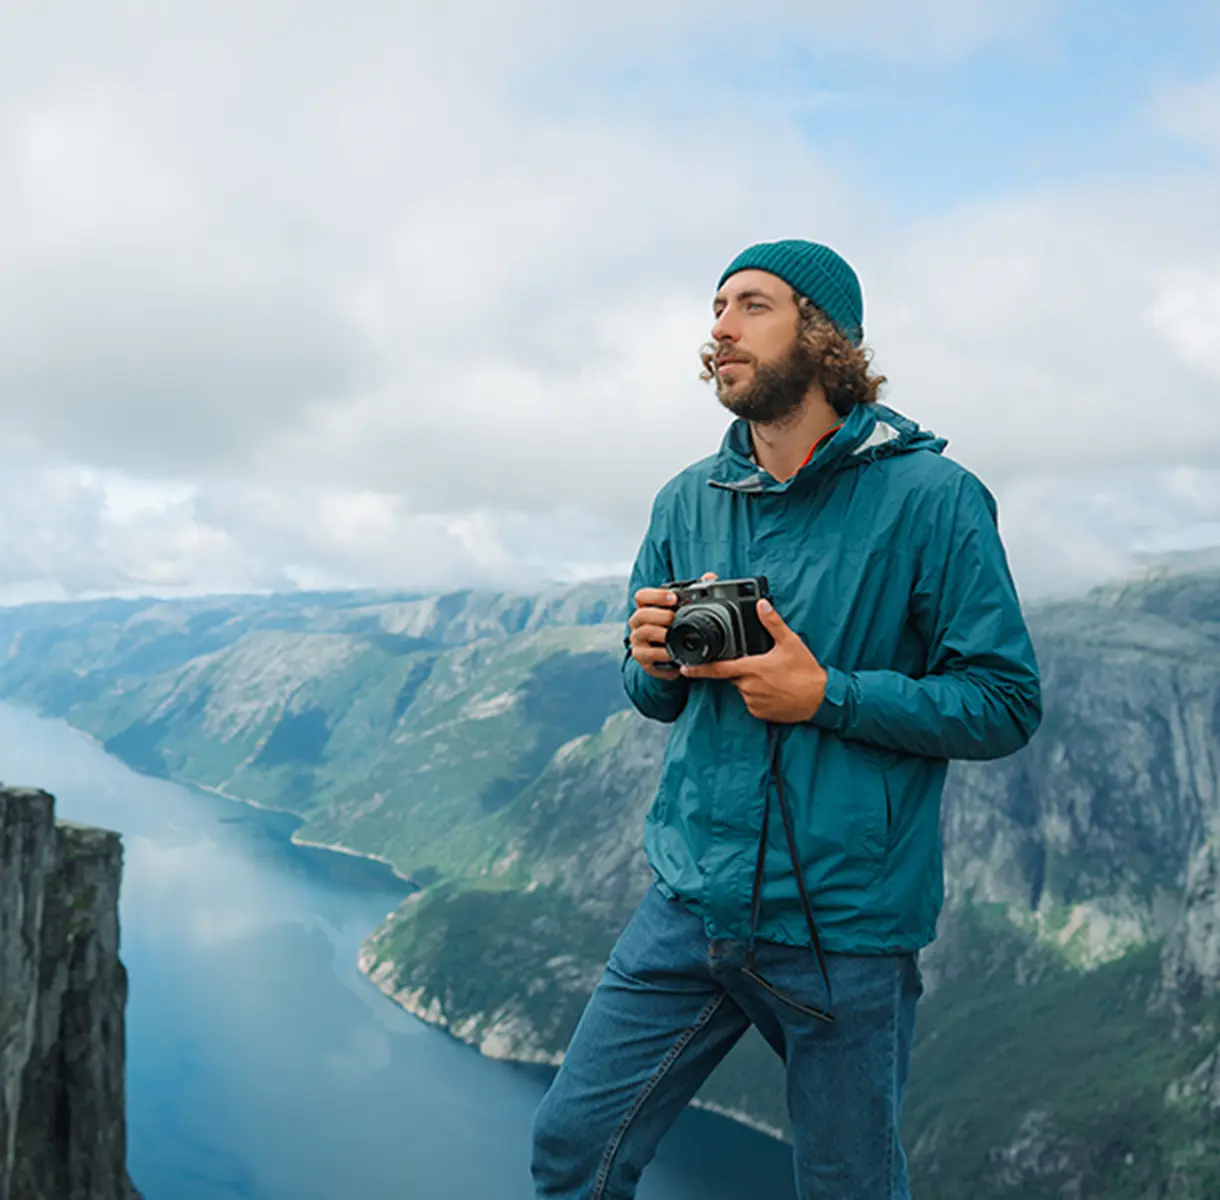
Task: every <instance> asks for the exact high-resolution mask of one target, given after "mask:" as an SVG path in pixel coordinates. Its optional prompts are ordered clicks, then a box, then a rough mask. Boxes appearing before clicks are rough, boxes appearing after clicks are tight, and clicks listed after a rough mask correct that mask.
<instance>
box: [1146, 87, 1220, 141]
mask: <svg viewBox="0 0 1220 1200" xmlns="http://www.w3.org/2000/svg"><path fill="white" fill-rule="evenodd" d="M1151 115H1152V119H1153V121H1154V122H1155V123H1156V124H1157V125H1159V126H1160V127H1161V128H1162V129H1164V130H1165V131H1166V132H1167V133H1171V134H1173V135H1174V136H1176V137H1179V138H1182V139H1183V140H1185V141H1188V142H1194V143H1196V144H1197V145H1199V146H1202V147H1203V148H1205V149H1207V150H1210V151H1211V152H1212V153H1213V154H1220V74H1218V75H1212V76H1210V77H1209V78H1206V79H1200V80H1196V81H1195V82H1193V83H1179V84H1174V85H1171V86H1168V87H1165V88H1163V89H1162V90H1161V92H1160V93H1159V94H1158V95H1157V96H1156V97H1155V99H1154V101H1153V104H1152V108H1151Z"/></svg>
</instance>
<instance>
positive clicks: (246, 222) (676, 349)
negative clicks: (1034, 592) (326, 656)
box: [0, 0, 1220, 595]
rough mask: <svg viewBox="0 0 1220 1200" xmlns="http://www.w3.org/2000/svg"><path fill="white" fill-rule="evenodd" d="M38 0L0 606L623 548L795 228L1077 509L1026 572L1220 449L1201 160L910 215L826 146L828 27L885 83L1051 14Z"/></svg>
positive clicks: (945, 417)
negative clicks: (751, 294) (735, 303)
mask: <svg viewBox="0 0 1220 1200" xmlns="http://www.w3.org/2000/svg"><path fill="white" fill-rule="evenodd" d="M69 12H70V13H71V14H73V15H72V16H71V17H70V18H69V16H68V15H66V14H67V13H69ZM68 19H71V20H72V21H73V23H74V29H75V30H76V36H75V37H74V38H72V39H65V38H63V37H62V36H61V35H60V29H61V25H62V22H63V21H64V20H68ZM21 21H22V23H23V27H24V28H23V34H24V36H22V37H12V38H5V39H3V40H0V280H3V286H2V287H0V398H2V402H0V462H3V465H4V466H5V475H4V479H3V481H0V543H2V544H0V550H2V551H3V552H4V557H3V560H2V561H3V564H4V565H3V567H2V568H0V588H5V589H7V591H6V592H3V593H0V594H7V595H19V594H21V595H24V594H28V592H29V590H30V589H31V588H37V587H40V586H44V585H45V584H46V582H47V581H52V582H53V583H54V584H55V585H57V586H58V587H60V588H62V589H63V590H64V592H65V593H73V594H75V593H88V592H91V591H107V590H125V591H132V590H134V591H148V590H157V591H162V592H165V593H173V592H179V591H190V590H200V589H216V590H240V589H243V588H255V589H264V588H276V587H290V586H337V585H342V584H345V583H351V584H360V583H377V584H394V583H397V584H401V585H404V586H409V587H420V588H424V587H444V586H456V585H465V584H472V583H478V584H488V585H493V584H495V583H497V582H501V583H511V584H514V585H516V584H518V583H526V582H528V581H529V580H530V579H531V578H535V577H537V576H538V575H539V574H541V575H546V576H548V577H562V578H574V577H581V576H584V575H588V574H591V573H602V572H604V571H606V570H608V569H610V568H615V569H617V568H619V567H625V564H626V562H627V561H628V560H629V559H630V557H631V555H632V553H633V552H634V548H635V544H636V541H637V539H638V536H639V533H640V531H641V529H642V525H643V521H644V518H645V516H646V512H647V508H648V505H649V502H650V500H651V497H652V494H653V493H654V492H655V490H656V488H657V486H659V484H660V483H661V482H663V480H664V479H665V478H666V477H668V475H670V474H672V473H673V472H674V471H676V470H679V469H680V468H681V467H682V466H684V465H685V464H686V463H688V462H690V461H691V460H692V459H694V458H698V457H700V456H702V455H703V454H705V453H708V452H709V451H710V450H711V449H713V448H714V446H715V444H716V443H717V441H718V440H719V437H720V434H721V431H722V429H723V426H724V423H725V415H724V413H723V411H722V410H721V409H720V408H719V406H718V405H717V404H716V402H715V400H714V398H713V397H712V395H711V393H710V392H709V390H708V388H707V387H706V385H704V384H702V383H701V382H699V381H698V379H697V371H698V361H697V350H698V346H699V344H700V343H701V342H702V340H703V339H704V337H705V336H706V331H707V325H708V303H709V299H710V291H711V287H712V284H713V282H714V279H715V277H716V275H717V274H718V272H719V270H720V268H721V267H722V265H723V263H724V262H725V261H727V259H728V258H729V257H731V255H732V254H734V253H735V252H736V251H737V250H738V249H739V248H740V247H741V246H742V245H744V244H746V243H747V242H749V241H753V240H756V239H762V238H769V237H776V236H791V235H793V234H794V233H795V234H805V235H810V236H816V237H820V238H822V239H824V240H828V241H830V242H831V243H832V244H835V245H836V246H839V247H840V248H841V249H843V250H844V252H845V253H847V255H848V257H849V258H851V259H852V261H853V262H855V263H856V265H857V266H858V267H859V269H860V271H861V274H862V277H863V279H864V284H865V291H866V294H867V298H868V312H867V317H866V324H867V326H868V331H869V335H870V339H871V340H872V341H873V343H874V344H875V346H876V349H877V364H878V366H879V367H880V368H881V369H882V370H884V371H885V373H886V374H887V375H889V377H890V379H891V384H890V387H889V390H888V398H889V399H890V401H891V402H892V403H894V404H895V406H896V407H898V408H900V409H902V410H903V411H906V412H908V413H910V415H912V416H914V417H916V418H917V419H919V420H921V421H923V422H925V423H926V424H928V425H930V426H932V427H933V428H934V429H936V430H937V432H939V433H941V434H942V435H945V436H947V437H948V438H949V439H950V442H951V451H952V452H953V453H954V454H955V455H957V456H958V457H960V458H961V459H962V460H963V461H965V462H966V463H967V464H968V465H970V466H972V467H974V468H976V469H977V470H978V471H979V472H980V473H981V474H982V475H983V476H984V477H985V478H986V479H987V480H988V482H989V483H991V484H992V485H993V486H994V487H995V489H996V490H997V492H998V493H999V495H1000V499H1001V503H1002V505H1003V507H1004V510H1005V512H1006V514H1007V516H1006V520H1007V521H1008V525H1009V526H1011V528H1012V531H1013V536H1014V538H1016V539H1017V540H1020V541H1023V542H1024V543H1027V544H1028V545H1030V546H1031V547H1033V546H1035V545H1038V546H1043V547H1045V546H1046V545H1048V544H1049V543H1048V539H1051V540H1053V539H1055V538H1056V537H1058V538H1059V539H1060V541H1059V542H1058V543H1056V545H1057V546H1059V549H1058V550H1056V552H1055V553H1049V552H1035V551H1033V550H1031V551H1030V552H1029V553H1025V554H1023V555H1021V556H1020V557H1021V559H1022V561H1023V562H1025V563H1028V564H1030V565H1029V566H1027V567H1022V572H1023V573H1025V572H1028V573H1029V575H1028V578H1029V579H1030V580H1033V579H1034V577H1035V576H1037V575H1038V573H1039V570H1040V567H1039V564H1040V563H1045V562H1050V561H1057V558H1056V555H1058V558H1061V559H1063V561H1064V562H1065V563H1068V564H1070V563H1071V562H1072V561H1075V562H1076V563H1078V564H1079V563H1081V562H1084V561H1089V562H1093V561H1095V562H1096V564H1097V568H1096V569H1097V570H1101V569H1103V568H1104V569H1109V565H1111V564H1112V563H1113V562H1115V561H1117V560H1118V559H1119V558H1121V556H1122V555H1123V554H1124V553H1126V550H1125V547H1126V545H1127V541H1129V540H1130V537H1131V536H1134V535H1132V534H1130V531H1129V529H1128V527H1127V526H1124V527H1123V528H1124V530H1127V532H1116V531H1115V530H1114V529H1108V530H1106V531H1105V532H1104V534H1103V533H1098V532H1097V531H1096V530H1092V531H1090V530H1083V531H1080V532H1079V534H1076V533H1073V534H1072V537H1077V536H1079V537H1081V538H1089V537H1098V538H1101V541H1099V542H1098V544H1097V553H1096V556H1091V555H1090V554H1085V553H1082V552H1079V551H1073V550H1072V543H1070V542H1065V541H1063V537H1064V534H1063V528H1064V526H1063V523H1062V522H1056V521H1055V520H1054V519H1052V518H1051V516H1049V515H1048V510H1047V508H1046V506H1047V505H1053V504H1055V503H1059V502H1060V499H1061V498H1062V497H1064V496H1067V495H1069V494H1070V495H1073V496H1076V497H1077V499H1078V498H1079V494H1081V493H1080V492H1079V489H1081V488H1083V489H1084V494H1092V493H1091V492H1089V491H1088V489H1089V488H1090V487H1092V486H1093V485H1092V484H1091V483H1090V482H1088V481H1090V480H1094V479H1105V478H1109V476H1108V475H1107V474H1106V473H1107V472H1111V471H1113V470H1120V471H1121V470H1128V471H1132V472H1136V473H1140V474H1143V473H1148V472H1151V473H1153V474H1154V475H1155V474H1156V472H1161V473H1162V474H1163V473H1164V472H1171V471H1173V470H1175V469H1180V468H1182V467H1184V466H1185V467H1191V468H1192V469H1195V470H1198V471H1201V472H1206V471H1208V470H1210V469H1212V468H1213V467H1215V466H1216V464H1217V463H1220V405H1218V404H1216V402H1215V401H1216V393H1217V387H1218V379H1217V376H1218V375H1220V348H1218V345H1217V341H1216V329H1217V328H1218V327H1220V321H1218V320H1217V310H1218V307H1220V231H1218V230H1217V228H1216V225H1215V222H1214V219H1213V217H1212V214H1213V213H1214V212H1215V211H1216V210H1217V208H1218V207H1220V195H1218V192H1220V180H1218V179H1217V177H1216V175H1215V173H1214V172H1210V173H1209V172H1208V171H1199V172H1196V173H1195V174H1194V175H1193V176H1190V177H1189V178H1183V177H1176V178H1163V179H1155V178H1149V179H1142V180H1137V181H1135V182H1132V181H1121V180H1107V181H1100V182H1099V181H1092V182H1088V181H1086V182H1077V183H1073V184H1071V185H1061V186H1058V187H1052V186H1050V185H1048V184H1045V183H1042V184H1040V185H1039V186H1037V187H1035V186H1033V185H1031V186H1029V187H1027V188H1025V189H1023V190H1022V191H1021V192H1019V193H1016V194H1010V195H1008V196H1001V197H992V198H990V199H978V200H975V201H972V202H971V203H969V204H963V205H961V206H960V207H958V208H956V209H954V210H952V211H948V212H941V213H938V214H935V215H933V216H931V217H925V218H923V219H921V220H919V221H918V222H915V223H906V222H901V221H899V220H897V219H896V218H895V217H893V216H892V215H891V212H890V209H889V207H888V206H887V204H886V203H885V198H884V197H881V196H876V195H872V194H870V193H868V192H867V191H866V190H864V187H863V185H862V183H861V181H860V180H859V179H858V178H854V177H852V176H851V175H849V174H848V173H847V172H845V171H844V170H843V169H842V168H841V167H839V166H838V165H837V164H836V162H835V161H834V160H833V159H832V158H830V157H829V155H828V152H827V151H826V150H825V149H820V148H819V142H818V139H817V136H816V121H815V122H814V131H813V132H812V133H811V132H810V126H809V124H808V121H809V114H810V113H811V112H813V113H815V114H816V113H817V112H818V111H820V110H821V109H822V108H823V107H824V106H830V107H833V108H834V110H835V112H836V121H843V120H847V121H848V123H849V124H850V121H851V120H853V119H855V117H856V116H858V114H859V109H858V108H856V107H854V106H856V104H857V100H858V97H856V96H853V95H852V94H844V93H842V92H841V91H839V90H830V91H828V90H827V89H826V88H825V87H823V86H821V76H820V75H819V72H818V68H817V62H818V61H819V60H818V55H823V56H825V55H838V56H854V58H855V59H856V60H858V61H859V63H860V65H861V70H860V72H859V76H860V79H861V85H860V86H861V88H862V89H864V90H865V91H866V90H867V87H868V82H867V81H868V78H869V73H870V71H875V70H876V69H878V67H879V66H880V65H882V64H885V65H886V66H887V67H892V68H894V69H897V68H896V66H895V64H900V63H902V62H906V63H908V64H914V66H913V68H912V69H923V67H924V66H925V65H926V64H928V63H936V64H941V65H946V64H952V63H954V62H957V61H960V60H962V59H963V58H964V57H966V56H968V55H970V54H972V53H977V52H979V51H980V50H982V49H984V48H986V49H987V51H988V53H989V54H992V55H997V54H1022V53H1027V52H1031V53H1032V52H1034V51H1031V50H1029V49H1028V48H1029V47H1036V46H1037V45H1038V44H1039V43H1040V40H1041V39H1044V38H1046V37H1048V36H1051V33H1050V32H1049V31H1050V30H1051V28H1052V21H1051V15H1050V10H1049V7H1048V6H1046V5H1043V4H1035V5H1025V6H1013V5H1005V4H1000V3H998V2H994V3H993V2H990V0H954V2H950V3H945V4H941V5H936V6H923V7H922V8H919V9H917V8H914V7H912V6H910V5H906V4H901V3H898V0H869V2H868V3H863V4H860V5H856V6H855V7H854V8H850V9H849V8H845V7H843V6H842V5H837V4H829V3H813V4H806V5H795V4H790V3H780V2H779V0H760V3H759V4H757V5H755V7H754V8H753V9H752V10H751V18H750V21H749V22H747V23H743V22H742V20H741V13H740V9H739V7H736V6H734V7H730V6H729V5H727V4H724V3H721V2H719V0H717V2H712V0H705V2H704V3H701V4H699V5H698V6H696V5H695V4H694V3H693V2H687V0H671V2H669V3H649V4H647V5H646V4H644V3H642V2H641V0H626V2H625V3H624V4H623V5H620V6H618V7H617V8H616V9H615V14H614V19H613V20H610V19H608V18H607V16H606V14H605V13H604V12H603V11H602V10H600V9H596V8H593V7H581V6H571V5H564V6H562V7H560V6H559V5H557V4H556V3H554V2H553V0H520V2H518V3H515V4H485V5H481V6H451V7H449V8H445V7H443V6H442V7H439V8H436V7H434V8H431V9H426V10H425V9H422V8H421V9H419V10H416V11H412V10H406V9H404V10H395V11H394V12H393V13H391V12H389V11H387V10H386V9H385V7H384V6H382V5H374V4H372V3H369V2H367V0H357V2H355V3H353V4H352V5H349V6H348V7H347V8H345V10H344V17H343V19H342V20H338V19H336V18H335V17H334V15H333V10H332V9H330V8H324V7H322V6H320V5H303V6H285V5H281V4H276V3H263V4H251V5H237V4H235V3H234V4H221V5H219V6H213V7H212V8H209V10H208V13H207V14H206V15H205V14H203V13H202V11H195V10H192V9H191V8H190V6H186V7H183V6H177V7H163V8H153V9H149V8H148V7H147V6H144V5H136V4H132V3H124V2H122V0H117V2H116V3H113V4H110V5H107V6H106V8H105V11H104V12H103V11H102V10H101V9H99V8H98V7H97V6H93V5H86V4H82V5H78V6H72V7H71V8H70V9H68V10H65V9H64V8H62V7H57V8H56V10H55V11H54V12H52V11H51V9H50V8H49V7H47V6H43V7H38V6H33V7H30V8H29V9H28V11H27V12H26V13H24V14H23V15H22V18H21ZM149 46H155V47H156V50H157V52H156V53H155V54H149V53H147V49H148V47H149ZM1023 47H1024V48H1025V49H1023ZM781 51H782V52H783V53H785V54H788V55H790V56H791V55H796V54H797V52H798V51H799V52H800V53H803V54H805V55H806V56H807V58H806V59H799V57H798V60H799V62H800V63H801V67H800V69H797V68H795V67H793V66H792V62H793V61H798V60H793V59H791V57H790V59H789V61H788V62H787V65H786V67H785V66H784V65H783V64H780V65H779V66H776V64H775V61H774V60H775V59H776V58H777V56H779V57H782V55H781V53H780V52H781ZM785 71H787V74H785ZM777 80H784V81H786V82H783V83H782V85H781V84H779V83H777V82H776V81H777ZM759 81H761V83H760V82H759ZM1192 86H1194V87H1195V88H1196V91H1194V92H1188V91H1185V90H1179V91H1177V92H1169V91H1166V92H1164V93H1162V94H1161V95H1160V98H1159V100H1157V101H1156V105H1157V106H1158V107H1157V111H1158V112H1159V113H1160V114H1161V117H1160V119H1161V120H1162V121H1163V122H1164V123H1165V126H1166V127H1170V128H1174V129H1180V130H1187V129H1191V130H1194V132H1193V133H1191V134H1190V136H1194V137H1196V138H1198V139H1199V140H1204V141H1205V140H1206V138H1207V137H1208V136H1210V135H1209V134H1207V132H1206V130H1207V129H1208V128H1210V126H1206V125H1205V124H1204V125H1199V124H1198V123H1197V122H1196V123H1195V124H1191V123H1190V121H1187V120H1186V116H1187V115H1189V114H1191V113H1195V114H1198V113H1201V112H1203V111H1204V110H1205V109H1206V103H1205V101H1206V100H1207V97H1208V96H1210V95H1211V91H1210V90H1208V89H1214V83H1210V82H1205V83H1203V84H1198V85H1192ZM845 113H846V114H851V115H849V116H848V117H844V116H843V114H845ZM1192 119H1193V118H1192ZM1183 122H1185V123H1183ZM901 182H902V181H901V180H896V181H894V183H895V186H896V187H901ZM1157 477H1158V478H1160V477H1161V476H1159V475H1158V476H1157ZM1067 482H1070V483H1072V484H1073V486H1074V487H1077V491H1076V492H1072V489H1071V488H1068V489H1067V491H1065V490H1064V485H1065V483H1067ZM1097 486H1098V487H1103V485H1102V484H1098V485H1097ZM1103 490H1104V488H1103ZM1010 500H1011V503H1010ZM1085 507H1086V508H1089V511H1091V512H1095V511H1096V510H1095V508H1092V507H1090V506H1089V505H1085ZM1198 520H1199V521H1202V524H1198V525H1197V527H1198V528H1206V520H1205V519H1204V518H1203V517H1200V518H1198ZM1022 530H1024V532H1022ZM1107 539H1108V540H1107ZM1124 539H1126V540H1124ZM1116 556H1117V558H1116ZM1043 574H1045V572H1043ZM1031 586H1033V585H1032V584H1031Z"/></svg>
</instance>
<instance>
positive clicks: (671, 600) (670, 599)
mask: <svg viewBox="0 0 1220 1200" xmlns="http://www.w3.org/2000/svg"><path fill="white" fill-rule="evenodd" d="M665 599H666V601H667V602H668V603H670V604H677V603H678V597H677V596H676V595H675V594H674V593H673V592H666V593H665Z"/></svg>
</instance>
